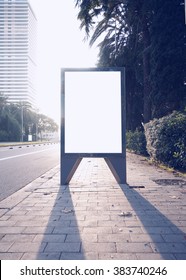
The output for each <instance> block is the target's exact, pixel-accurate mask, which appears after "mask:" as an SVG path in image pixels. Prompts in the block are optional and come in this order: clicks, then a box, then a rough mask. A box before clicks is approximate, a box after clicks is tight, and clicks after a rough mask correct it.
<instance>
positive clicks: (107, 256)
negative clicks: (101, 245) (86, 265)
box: [99, 253, 137, 260]
mask: <svg viewBox="0 0 186 280" xmlns="http://www.w3.org/2000/svg"><path fill="white" fill-rule="evenodd" d="M99 259H100V260H136V259H137V257H136V254H134V253H133V254H131V253H127V254H123V253H99Z"/></svg>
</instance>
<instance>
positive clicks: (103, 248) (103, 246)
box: [82, 242, 116, 253]
mask: <svg viewBox="0 0 186 280" xmlns="http://www.w3.org/2000/svg"><path fill="white" fill-rule="evenodd" d="M82 251H85V252H97V253H99V252H105V253H111V252H116V246H115V243H114V242H112V243H103V242H102V243H101V242H100V243H92V242H83V245H82Z"/></svg>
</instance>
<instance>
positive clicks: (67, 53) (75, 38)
mask: <svg viewBox="0 0 186 280" xmlns="http://www.w3.org/2000/svg"><path fill="white" fill-rule="evenodd" d="M29 2H30V4H31V6H32V8H33V10H34V13H35V15H36V17H37V101H38V109H39V112H41V113H43V114H45V115H47V116H49V117H51V118H53V119H54V120H55V121H56V122H57V123H58V124H59V123H60V114H61V113H60V69H61V68H65V67H75V68H76V67H77V68H79V67H95V66H96V62H97V56H98V48H96V45H95V46H94V47H91V48H90V47H89V45H88V42H84V37H85V32H84V30H80V28H79V26H80V21H79V20H77V14H78V9H77V8H75V1H74V0H52V1H51V0H29Z"/></svg>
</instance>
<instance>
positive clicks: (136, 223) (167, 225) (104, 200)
mask: <svg viewBox="0 0 186 280" xmlns="http://www.w3.org/2000/svg"><path fill="white" fill-rule="evenodd" d="M127 177H128V179H127V182H128V185H118V184H117V183H116V181H115V179H114V178H113V176H112V174H111V172H110V170H109V169H108V167H107V165H106V163H105V162H104V160H103V159H84V160H83V161H82V162H81V164H80V166H79V168H78V170H77V172H76V173H75V175H74V177H73V179H72V181H71V183H70V185H69V186H60V185H59V167H56V168H54V169H52V170H50V171H49V172H47V173H46V174H44V175H43V176H41V177H40V178H38V179H36V180H35V181H33V182H32V183H31V184H29V185H27V186H26V187H24V188H23V189H21V190H20V191H18V192H16V193H15V194H13V195H12V196H10V197H8V198H6V199H5V200H3V201H1V202H0V216H1V218H0V259H1V260H2V259H31V260H32V259H126V260H127V259H132V260H136V259H143V260H144V259H184V260H185V259H186V189H185V187H186V180H185V179H183V178H181V177H176V176H174V175H173V174H171V173H168V172H166V171H163V170H161V169H158V168H156V167H154V166H151V165H149V164H148V163H147V162H146V161H145V160H144V159H143V158H142V157H140V156H136V155H134V154H128V156H127ZM170 179H172V180H170ZM184 180H185V181H184Z"/></svg>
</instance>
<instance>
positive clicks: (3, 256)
mask: <svg viewBox="0 0 186 280" xmlns="http://www.w3.org/2000/svg"><path fill="white" fill-rule="evenodd" d="M22 255H23V254H22V253H0V260H20V259H21V257H22ZM27 260H28V259H27Z"/></svg>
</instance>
